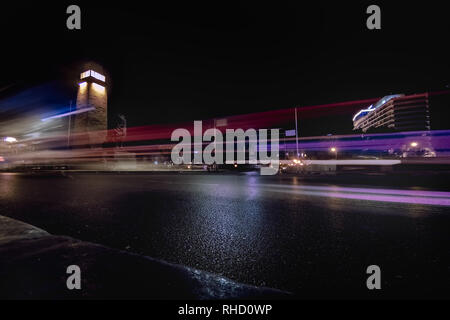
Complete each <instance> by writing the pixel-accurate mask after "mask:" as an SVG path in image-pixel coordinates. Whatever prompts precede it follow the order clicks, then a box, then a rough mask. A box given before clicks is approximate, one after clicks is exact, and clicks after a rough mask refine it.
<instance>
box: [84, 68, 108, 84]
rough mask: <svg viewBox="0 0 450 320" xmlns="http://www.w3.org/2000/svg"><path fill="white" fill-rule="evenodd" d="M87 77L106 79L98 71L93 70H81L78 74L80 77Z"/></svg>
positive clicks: (103, 80)
mask: <svg viewBox="0 0 450 320" xmlns="http://www.w3.org/2000/svg"><path fill="white" fill-rule="evenodd" d="M88 77H93V78H95V79H97V80H100V81H102V82H105V80H106V79H105V76H104V75H102V74H100V73H98V72H95V71H94V70H88V71H85V72H82V73H81V75H80V79H85V78H88Z"/></svg>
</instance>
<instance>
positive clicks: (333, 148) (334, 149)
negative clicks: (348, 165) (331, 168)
mask: <svg viewBox="0 0 450 320" xmlns="http://www.w3.org/2000/svg"><path fill="white" fill-rule="evenodd" d="M330 151H331V152H333V153H334V154H335V157H334V158H335V160H337V148H335V147H331V148H330Z"/></svg>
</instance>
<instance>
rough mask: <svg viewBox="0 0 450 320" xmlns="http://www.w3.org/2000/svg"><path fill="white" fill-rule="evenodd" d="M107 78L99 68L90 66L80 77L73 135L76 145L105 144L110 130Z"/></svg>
mask: <svg viewBox="0 0 450 320" xmlns="http://www.w3.org/2000/svg"><path fill="white" fill-rule="evenodd" d="M107 111H108V97H107V92H106V77H105V76H104V74H103V69H102V68H101V67H99V66H93V65H89V66H88V67H87V68H86V70H85V71H83V72H82V73H81V75H80V81H79V84H78V94H77V104H76V110H75V112H74V113H75V116H74V125H73V133H74V140H75V141H73V142H74V143H75V144H88V145H96V144H101V143H103V142H105V139H106V134H107V131H106V130H107V129H108V115H107Z"/></svg>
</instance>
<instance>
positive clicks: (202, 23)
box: [0, 1, 450, 125]
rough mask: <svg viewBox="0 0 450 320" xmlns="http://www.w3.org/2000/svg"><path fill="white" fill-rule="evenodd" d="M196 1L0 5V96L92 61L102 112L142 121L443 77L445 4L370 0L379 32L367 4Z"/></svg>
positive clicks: (268, 106) (345, 96) (408, 87)
mask: <svg viewBox="0 0 450 320" xmlns="http://www.w3.org/2000/svg"><path fill="white" fill-rule="evenodd" d="M147 3H152V2H150V1H149V2H147ZM206 3H207V2H205V3H203V4H191V3H189V4H178V3H173V2H168V3H167V4H165V5H162V4H158V5H151V4H147V5H145V6H144V2H142V3H140V2H133V1H126V2H113V1H110V2H107V3H100V2H98V3H96V4H93V3H92V2H86V3H84V2H78V3H72V2H64V1H63V2H61V3H54V4H52V3H47V4H42V2H30V3H29V4H27V3H24V4H23V3H21V4H8V5H4V6H3V5H2V9H1V21H0V23H1V30H2V31H1V32H2V50H1V51H2V59H1V70H2V77H1V82H0V90H1V91H0V94H6V93H9V92H11V90H13V91H14V90H20V89H21V88H23V87H26V86H31V85H34V84H38V83H42V82H45V81H50V80H54V79H61V80H63V81H66V83H67V86H69V87H70V86H72V85H74V83H76V80H77V76H78V74H77V73H78V70H77V66H78V65H79V64H80V62H82V61H86V60H94V61H96V62H98V63H100V64H102V65H104V66H105V68H106V69H107V70H108V72H109V75H110V79H112V83H111V90H110V93H111V94H110V97H109V108H110V109H111V110H112V111H113V112H122V113H125V114H126V116H127V118H128V123H129V125H144V124H152V123H164V122H178V121H190V120H194V119H205V118H209V117H215V116H224V115H233V114H238V113H249V112H257V111H264V110H272V109H281V108H288V107H294V106H302V105H314V104H324V103H331V102H340V101H346V100H355V99H367V98H375V97H381V96H384V95H387V94H391V93H414V92H424V91H428V90H442V89H444V88H445V86H446V85H448V84H449V83H450V76H449V71H450V62H449V57H450V50H449V46H448V44H447V43H448V35H449V31H450V19H448V15H449V14H448V11H447V8H446V7H445V6H444V5H443V4H428V3H424V2H420V3H418V4H413V3H411V2H405V3H402V4H398V3H397V4H396V5H395V6H394V5H393V4H390V5H388V4H380V7H381V10H382V30H376V31H370V30H368V29H367V28H366V18H367V16H368V15H367V14H366V13H365V11H366V8H367V6H368V5H369V4H372V3H371V2H360V3H359V4H358V3H353V4H351V3H347V2H344V1H334V2H330V3H327V2H321V1H315V2H314V4H308V5H306V4H302V2H300V1H296V2H292V3H291V4H289V5H287V4H277V2H269V3H265V4H261V3H257V2H253V3H248V4H242V3H228V2H214V3H213V4H212V3H211V2H209V4H206ZM294 3H295V5H294ZM332 3H333V4H332ZM69 4H78V5H80V7H81V10H82V30H81V31H71V30H67V28H66V19H67V16H68V15H67V14H66V13H65V11H66V7H67V6H68V5H69ZM73 87H74V88H75V86H73Z"/></svg>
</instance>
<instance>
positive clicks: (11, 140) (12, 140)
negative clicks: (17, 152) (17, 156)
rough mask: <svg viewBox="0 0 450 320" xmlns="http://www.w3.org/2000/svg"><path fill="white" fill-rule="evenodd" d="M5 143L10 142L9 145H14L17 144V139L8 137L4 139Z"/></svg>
mask: <svg viewBox="0 0 450 320" xmlns="http://www.w3.org/2000/svg"><path fill="white" fill-rule="evenodd" d="M3 140H4V141H5V142H9V143H13V142H17V139H16V138H14V137H6V138H5V139H3Z"/></svg>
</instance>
